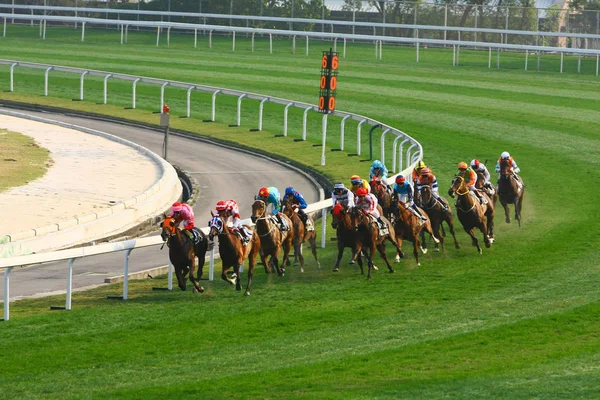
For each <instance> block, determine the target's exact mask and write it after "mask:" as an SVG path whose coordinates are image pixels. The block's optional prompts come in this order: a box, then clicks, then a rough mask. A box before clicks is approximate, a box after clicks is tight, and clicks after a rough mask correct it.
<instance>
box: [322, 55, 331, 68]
mask: <svg viewBox="0 0 600 400" xmlns="http://www.w3.org/2000/svg"><path fill="white" fill-rule="evenodd" d="M328 62H329V59H328V58H327V56H326V55H324V56H323V58H322V59H321V67H323V68H327V64H328Z"/></svg>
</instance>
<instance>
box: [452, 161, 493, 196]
mask: <svg viewBox="0 0 600 400" xmlns="http://www.w3.org/2000/svg"><path fill="white" fill-rule="evenodd" d="M456 175H457V176H461V177H462V178H463V179H464V180H465V183H466V184H467V188H468V189H469V191H470V192H471V193H473V194H474V195H475V196H477V198H478V199H479V200H480V201H481V204H487V199H486V198H485V197H483V196H482V195H481V193H479V190H477V188H476V187H475V183H476V182H477V174H476V173H475V171H473V170H472V169H471V168H470V167H469V166H468V165H467V163H466V162H463V161H461V162H459V163H458V172H457V173H456Z"/></svg>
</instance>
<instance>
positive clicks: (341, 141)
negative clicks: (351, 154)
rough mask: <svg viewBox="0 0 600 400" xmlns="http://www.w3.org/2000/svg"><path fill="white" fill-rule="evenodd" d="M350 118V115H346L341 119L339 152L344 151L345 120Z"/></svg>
mask: <svg viewBox="0 0 600 400" xmlns="http://www.w3.org/2000/svg"><path fill="white" fill-rule="evenodd" d="M348 118H350V115H346V116H345V117H344V118H342V122H341V123H340V151H344V133H345V130H346V120H347V119H348Z"/></svg>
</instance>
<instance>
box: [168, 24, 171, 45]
mask: <svg viewBox="0 0 600 400" xmlns="http://www.w3.org/2000/svg"><path fill="white" fill-rule="evenodd" d="M167 47H171V27H170V26H169V27H167Z"/></svg>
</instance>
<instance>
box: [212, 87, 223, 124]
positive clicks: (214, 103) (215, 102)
mask: <svg viewBox="0 0 600 400" xmlns="http://www.w3.org/2000/svg"><path fill="white" fill-rule="evenodd" d="M219 93H221V90H220V89H219V90H216V91H215V92H214V93H213V95H212V121H213V122H215V115H216V113H217V95H218V94H219Z"/></svg>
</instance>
